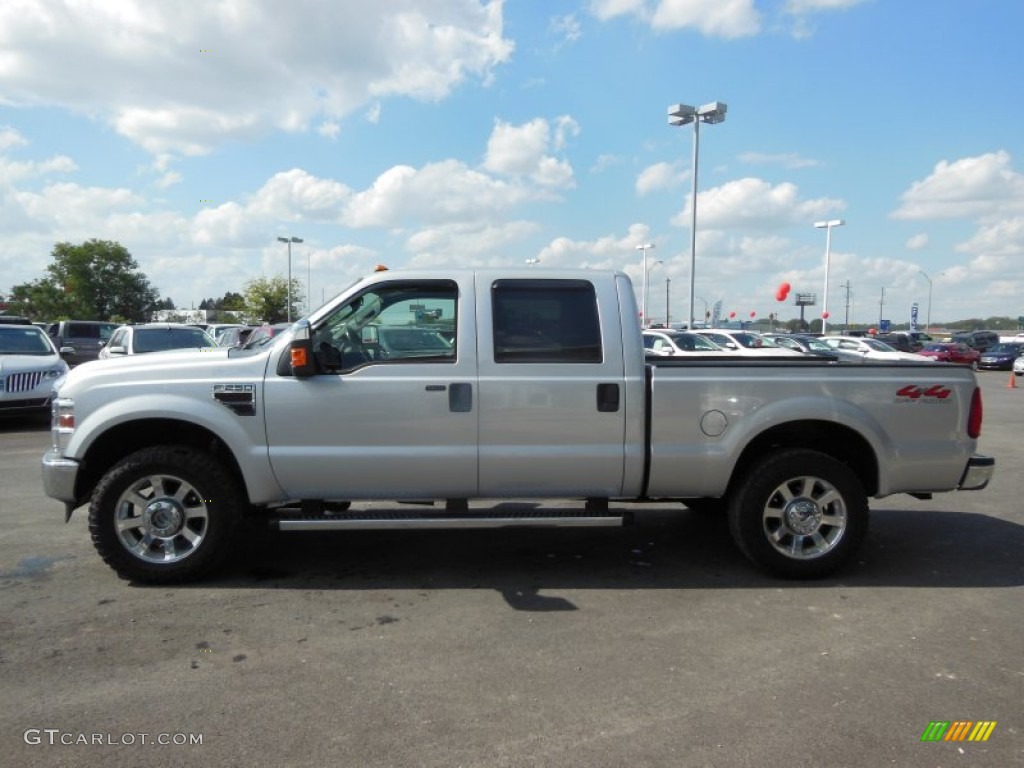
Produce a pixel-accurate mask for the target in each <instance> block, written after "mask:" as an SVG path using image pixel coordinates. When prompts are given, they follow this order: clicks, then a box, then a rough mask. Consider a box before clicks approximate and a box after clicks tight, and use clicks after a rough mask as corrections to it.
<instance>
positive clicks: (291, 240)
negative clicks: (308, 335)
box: [277, 237, 302, 323]
mask: <svg viewBox="0 0 1024 768" xmlns="http://www.w3.org/2000/svg"><path fill="white" fill-rule="evenodd" d="M277 239H278V240H279V241H280V242H282V243H288V310H287V311H288V322H289V323H290V322H291V321H292V243H301V242H302V238H301V237H279V238H277Z"/></svg>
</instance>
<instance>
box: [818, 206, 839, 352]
mask: <svg viewBox="0 0 1024 768" xmlns="http://www.w3.org/2000/svg"><path fill="white" fill-rule="evenodd" d="M845 223H846V220H845V219H831V220H830V221H816V222H814V226H815V227H817V228H818V229H824V230H825V293H824V294H823V298H822V300H821V335H822V336H824V335H825V328H826V325H827V323H828V267H829V259H830V257H831V254H832V228H833V227H841V226H843V224H845Z"/></svg>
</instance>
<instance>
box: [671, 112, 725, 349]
mask: <svg viewBox="0 0 1024 768" xmlns="http://www.w3.org/2000/svg"><path fill="white" fill-rule="evenodd" d="M728 109H729V107H728V106H727V105H726V104H724V103H723V102H721V101H712V102H711V103H709V104H704V105H703V106H700V107H691V106H690V105H688V104H672V105H670V106H669V108H668V124H669V125H688V124H689V123H693V189H692V191H691V193H690V197H691V200H692V203H691V206H690V207H691V209H692V210H691V218H690V325H689V327H690V329H691V330H692V329H693V292H694V277H695V276H696V275H695V268H696V266H697V156H698V155H699V153H700V124H701V123H710V124H711V125H714V124H715V123H721V122H723V121H724V120H725V113H726V111H727V110H728Z"/></svg>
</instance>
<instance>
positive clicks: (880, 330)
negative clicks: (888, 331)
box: [878, 285, 885, 333]
mask: <svg viewBox="0 0 1024 768" xmlns="http://www.w3.org/2000/svg"><path fill="white" fill-rule="evenodd" d="M884 306H885V286H884V285H883V286H882V298H881V299H879V300H878V332H879V333H881V332H882V317H883V314H882V308H883V307H884Z"/></svg>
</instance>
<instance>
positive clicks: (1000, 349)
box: [985, 344, 1024, 355]
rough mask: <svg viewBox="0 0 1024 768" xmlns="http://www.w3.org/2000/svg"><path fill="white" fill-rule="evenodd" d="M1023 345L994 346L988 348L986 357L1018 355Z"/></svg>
mask: <svg viewBox="0 0 1024 768" xmlns="http://www.w3.org/2000/svg"><path fill="white" fill-rule="evenodd" d="M1021 348H1024V344H996V345H995V346H994V347H989V349H988V352H986V353H985V354H987V355H1019V354H1020V351H1021Z"/></svg>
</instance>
